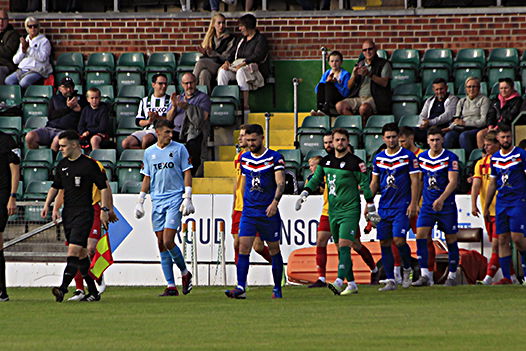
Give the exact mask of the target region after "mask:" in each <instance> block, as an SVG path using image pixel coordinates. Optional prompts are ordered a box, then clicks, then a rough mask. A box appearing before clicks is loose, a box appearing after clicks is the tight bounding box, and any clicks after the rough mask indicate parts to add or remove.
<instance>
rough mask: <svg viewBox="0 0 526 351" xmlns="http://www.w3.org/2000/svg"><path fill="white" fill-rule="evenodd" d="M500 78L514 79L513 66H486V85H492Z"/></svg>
mask: <svg viewBox="0 0 526 351" xmlns="http://www.w3.org/2000/svg"><path fill="white" fill-rule="evenodd" d="M501 78H510V79H511V80H515V67H490V68H488V85H489V86H490V87H492V86H493V85H494V84H495V83H498V81H499V79H501Z"/></svg>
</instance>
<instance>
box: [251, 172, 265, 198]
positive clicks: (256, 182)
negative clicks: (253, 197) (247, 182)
mask: <svg viewBox="0 0 526 351" xmlns="http://www.w3.org/2000/svg"><path fill="white" fill-rule="evenodd" d="M251 185H252V186H251V187H250V191H259V192H260V193H262V192H263V188H262V187H261V178H260V175H259V173H255V172H253V173H252V184H251Z"/></svg>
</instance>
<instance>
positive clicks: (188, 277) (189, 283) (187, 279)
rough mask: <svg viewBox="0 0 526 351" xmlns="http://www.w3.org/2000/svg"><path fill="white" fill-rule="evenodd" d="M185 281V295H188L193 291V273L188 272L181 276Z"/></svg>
mask: <svg viewBox="0 0 526 351" xmlns="http://www.w3.org/2000/svg"><path fill="white" fill-rule="evenodd" d="M181 280H182V282H183V295H188V294H189V293H190V291H192V273H190V272H188V273H186V274H185V275H183V276H182V277H181Z"/></svg>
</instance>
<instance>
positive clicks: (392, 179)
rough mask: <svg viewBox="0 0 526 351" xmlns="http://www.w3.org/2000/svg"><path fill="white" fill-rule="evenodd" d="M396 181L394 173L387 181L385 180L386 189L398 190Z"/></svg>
mask: <svg viewBox="0 0 526 351" xmlns="http://www.w3.org/2000/svg"><path fill="white" fill-rule="evenodd" d="M395 181H396V179H395V176H394V172H393V173H391V174H389V175H388V176H387V179H386V180H385V182H386V184H387V185H386V188H393V189H398V186H397V185H396V183H395Z"/></svg>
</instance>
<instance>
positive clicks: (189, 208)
mask: <svg viewBox="0 0 526 351" xmlns="http://www.w3.org/2000/svg"><path fill="white" fill-rule="evenodd" d="M179 211H181V213H182V214H183V216H188V215H190V214H192V213H195V208H194V205H193V204H192V187H191V186H185V187H184V194H183V203H182V204H181V207H179Z"/></svg>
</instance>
